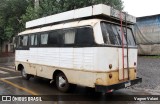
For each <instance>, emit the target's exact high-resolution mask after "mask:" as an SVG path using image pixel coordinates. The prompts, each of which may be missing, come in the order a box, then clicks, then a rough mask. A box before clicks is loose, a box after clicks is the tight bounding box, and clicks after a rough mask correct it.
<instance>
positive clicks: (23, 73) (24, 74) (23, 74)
mask: <svg viewBox="0 0 160 104" xmlns="http://www.w3.org/2000/svg"><path fill="white" fill-rule="evenodd" d="M22 76H23V77H27V74H26V72H25V70H24V69H23V70H22Z"/></svg>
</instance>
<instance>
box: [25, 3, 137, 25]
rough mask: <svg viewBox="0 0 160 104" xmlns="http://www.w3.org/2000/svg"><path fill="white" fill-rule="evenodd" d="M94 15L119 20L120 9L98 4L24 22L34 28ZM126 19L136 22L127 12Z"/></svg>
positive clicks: (132, 22) (123, 17)
mask: <svg viewBox="0 0 160 104" xmlns="http://www.w3.org/2000/svg"><path fill="white" fill-rule="evenodd" d="M95 16H107V17H109V18H111V19H117V20H120V11H118V10H116V9H114V8H112V7H110V6H107V5H104V4H98V5H93V6H89V7H84V8H80V9H75V10H70V11H66V12H62V13H58V14H54V15H50V16H47V17H43V18H39V19H35V20H32V21H28V22H26V28H34V27H39V26H43V25H47V24H52V23H59V22H64V21H69V20H77V19H83V18H89V17H95ZM122 19H123V20H125V13H122ZM126 20H127V22H128V23H131V24H134V23H136V17H134V16H131V15H129V14H128V15H126Z"/></svg>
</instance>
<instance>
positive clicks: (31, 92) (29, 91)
mask: <svg viewBox="0 0 160 104" xmlns="http://www.w3.org/2000/svg"><path fill="white" fill-rule="evenodd" d="M0 81H3V82H5V83H7V84H10V85H12V86H13V87H16V88H18V89H20V90H23V91H25V92H27V93H29V94H31V95H38V94H37V93H35V92H33V91H31V90H29V89H26V88H24V87H21V86H19V85H17V84H14V83H12V82H10V81H8V80H5V79H2V78H0Z"/></svg>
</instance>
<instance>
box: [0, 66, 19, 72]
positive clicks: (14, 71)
mask: <svg viewBox="0 0 160 104" xmlns="http://www.w3.org/2000/svg"><path fill="white" fill-rule="evenodd" d="M0 68H1V69H5V70H8V71H12V72H17V71H15V70H13V69H9V68H5V67H1V66H0Z"/></svg>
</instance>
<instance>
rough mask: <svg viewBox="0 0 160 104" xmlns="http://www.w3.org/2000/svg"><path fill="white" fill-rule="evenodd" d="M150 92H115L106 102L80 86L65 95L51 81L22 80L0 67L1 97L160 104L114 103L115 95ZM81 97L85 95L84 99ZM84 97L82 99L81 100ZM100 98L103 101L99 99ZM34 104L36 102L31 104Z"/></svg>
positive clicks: (89, 103)
mask: <svg viewBox="0 0 160 104" xmlns="http://www.w3.org/2000/svg"><path fill="white" fill-rule="evenodd" d="M151 94H152V93H150V91H144V90H141V89H138V88H135V89H134V88H129V89H122V90H118V91H115V92H114V93H113V95H112V96H111V97H112V100H113V101H107V102H106V101H105V99H106V98H107V97H108V96H107V95H103V94H97V93H95V92H94V91H93V90H92V89H88V88H85V87H80V86H78V87H77V88H76V90H75V91H74V92H72V93H68V94H64V93H61V92H60V91H58V90H57V89H56V87H55V86H54V84H50V81H49V80H47V79H42V78H31V79H30V80H29V81H27V80H24V79H22V78H21V75H20V72H15V71H14V67H13V66H2V67H0V95H63V96H66V95H67V96H68V97H69V98H71V97H73V98H77V97H80V100H82V101H76V100H75V101H61V100H60V101H50V102H49V101H48V102H37V103H38V104H39V103H42V104H53V103H54V104H59V103H62V104H106V103H107V104H117V103H119V104H150V103H153V104H159V103H160V102H138V101H114V100H116V98H114V97H115V96H114V95H126V96H127V95H151ZM79 95H84V96H83V97H84V99H85V100H84V101H83V97H82V96H79ZM126 96H123V97H126ZM51 97H54V96H45V97H44V99H45V100H46V99H52V98H51ZM81 97H82V98H81ZM97 97H100V98H102V99H100V100H99V99H98V100H95V99H97ZM0 103H2V104H3V103H4V104H6V103H11V104H13V103H15V104H17V103H18V104H25V103H26V104H28V102H0ZM29 103H34V104H35V102H29Z"/></svg>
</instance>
